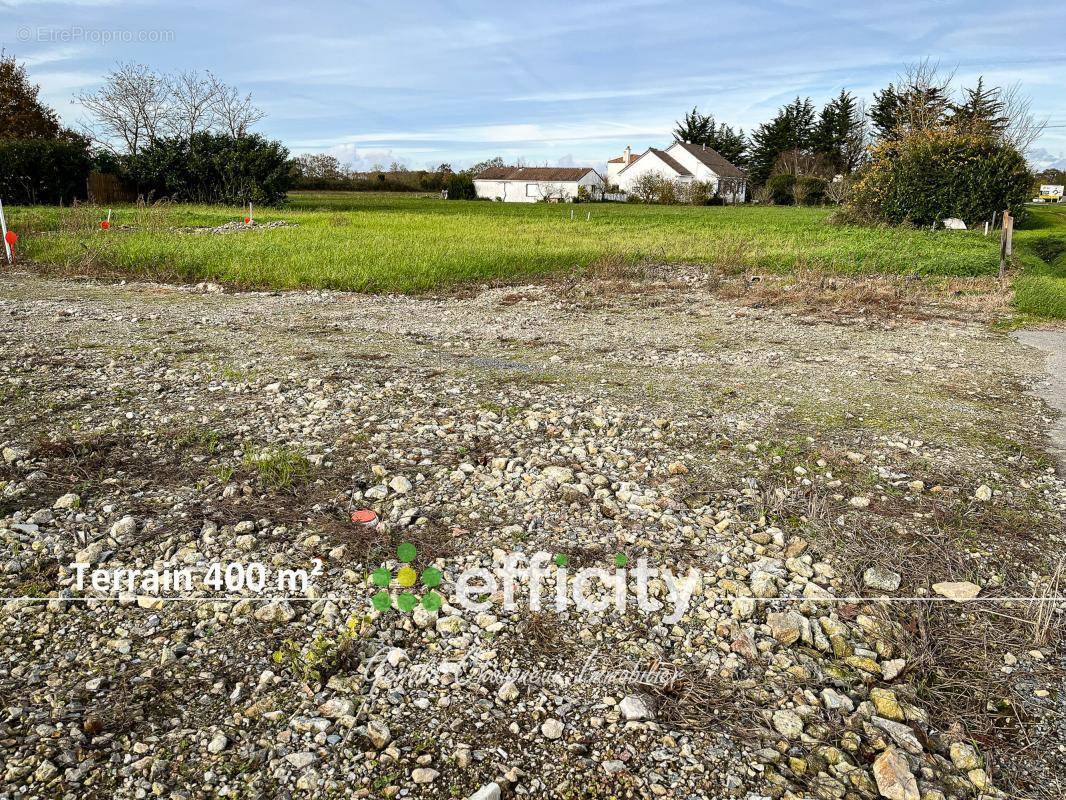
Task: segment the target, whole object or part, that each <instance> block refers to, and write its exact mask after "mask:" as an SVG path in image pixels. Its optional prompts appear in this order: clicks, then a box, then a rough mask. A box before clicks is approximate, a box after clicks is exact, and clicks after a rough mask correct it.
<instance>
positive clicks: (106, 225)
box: [100, 208, 111, 231]
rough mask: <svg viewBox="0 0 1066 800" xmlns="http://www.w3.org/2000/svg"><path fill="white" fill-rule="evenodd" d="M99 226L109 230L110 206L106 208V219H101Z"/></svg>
mask: <svg viewBox="0 0 1066 800" xmlns="http://www.w3.org/2000/svg"><path fill="white" fill-rule="evenodd" d="M100 228H101V229H102V230H105V231H107V230H111V209H110V208H109V209H108V210H107V219H105V220H102V221H101V222H100Z"/></svg>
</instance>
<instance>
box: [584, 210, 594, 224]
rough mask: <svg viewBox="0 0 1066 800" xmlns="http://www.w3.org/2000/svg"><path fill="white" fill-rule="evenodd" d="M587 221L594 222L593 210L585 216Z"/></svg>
mask: <svg viewBox="0 0 1066 800" xmlns="http://www.w3.org/2000/svg"><path fill="white" fill-rule="evenodd" d="M585 222H592V212H591V211H590V212H589V213H588V215H587V216H586V217H585Z"/></svg>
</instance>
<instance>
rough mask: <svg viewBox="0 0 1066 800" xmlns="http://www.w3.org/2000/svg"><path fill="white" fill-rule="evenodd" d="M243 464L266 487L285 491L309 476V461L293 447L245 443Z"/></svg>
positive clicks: (310, 470) (304, 480)
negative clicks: (257, 445)
mask: <svg viewBox="0 0 1066 800" xmlns="http://www.w3.org/2000/svg"><path fill="white" fill-rule="evenodd" d="M241 460H242V463H243V465H244V466H245V467H246V468H248V469H251V470H252V471H254V472H255V473H256V475H257V476H258V478H259V482H260V483H261V484H262V485H263V486H264V487H265V488H267V489H272V490H275V491H287V490H289V489H293V488H295V487H297V486H300V485H303V484H304V483H307V482H308V481H309V480H310V478H311V472H312V468H311V462H310V461H308V460H307V457H306V456H305V455H304V454H303V453H302V452H301V451H300V450H298V449H297V448H295V447H267V448H264V449H261V450H259V449H256V448H255V446H253V445H251V444H249V443H245V445H244V449H243V456H242V459H241Z"/></svg>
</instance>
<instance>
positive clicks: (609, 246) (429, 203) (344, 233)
mask: <svg viewBox="0 0 1066 800" xmlns="http://www.w3.org/2000/svg"><path fill="white" fill-rule="evenodd" d="M1064 210H1066V209H1064ZM1038 211H1039V214H1040V216H1039V217H1038V218H1037V222H1038V223H1039V224H1040V225H1043V226H1045V227H1044V228H1040V227H1038V228H1034V230H1033V231H1026V232H1025V234H1024V235H1020V237H1019V238H1024V237H1025V236H1028V235H1029V234H1030V233H1031V234H1032V237H1031V238H1033V239H1034V240H1035V239H1036V238H1040V237H1041V236H1046V234H1047V232H1048V230H1050V229H1052V228H1056V227H1061V226H1063V224H1064V223H1066V219H1063V218H1061V217H1057V216H1055V215H1054V214H1049V213H1047V212H1048V210H1046V209H1039V210H1038ZM571 212H573V214H574V219H573V221H571V219H570V215H571ZM830 213H831V212H830V210H828V209H821V208H768V207H755V206H740V207H684V206H642V205H632V204H630V205H627V204H617V203H613V204H588V205H548V204H530V205H525V204H504V203H491V202H472V201H442V200H440V199H439V198H438V197H436V196H421V195H405V194H386V193H380V194H372V193H341V192H307V193H300V192H296V193H293V194H292V195H291V197H290V201H289V204H288V206H287V207H285V208H282V209H269V210H268V209H263V210H261V211H258V212H257V213H256V221H257V222H260V223H265V222H270V221H274V220H287V221H289V222H292V223H296V226H295V227H285V228H276V229H272V230H255V231H248V232H241V233H235V234H228V235H196V234H192V233H187V232H181V231H178V230H176V229H177V228H182V227H195V226H217V225H221V224H223V223H226V222H231V221H234V220H238V219H241V218H242V217H243V215H244V212H243V211H242V210H240V209H237V208H222V207H214V206H187V205H176V206H161V207H150V208H142V209H138V208H135V207H127V208H117V209H115V210H114V213H113V215H112V222H113V227H112V229H111V230H110V231H108V232H104V231H101V230H100V229H99V225H98V223H99V221H100V219H101V218H102V216H103V211H102V210H101V209H98V208H92V207H88V206H82V207H79V208H76V209H66V210H61V209H55V208H39V207H35V208H15V209H10V210H9V221H10V222H11V225H12V227H14V228H15V229H16V230H17V231H18V232H19V234H20V236H21V237H22V239H21V241H20V248H21V253H22V255H23V256H25V257H29V258H31V259H34V260H36V261H39V262H41V263H46V264H50V265H54V266H58V267H60V268H63V269H66V270H73V271H92V270H105V271H110V272H117V273H121V274H128V275H130V276H135V277H153V278H162V279H173V280H188V281H200V280H218V281H224V282H229V283H233V284H237V285H242V286H249V287H255V286H258V287H282V288H296V287H316V288H334V289H350V290H358V291H400V292H417V291H424V290H428V289H433V288H438V287H441V286H446V285H449V284H455V283H460V282H465V281H486V280H521V279H525V278H530V277H534V276H538V275H544V274H547V273H551V272H556V271H561V270H570V269H573V268H579V269H580V268H586V267H589V266H590V265H594V264H596V263H598V262H606V263H619V262H621V263H640V262H642V261H644V260H652V261H656V262H671V263H695V264H711V265H715V266H718V267H721V268H722V269H724V270H727V271H730V270H732V271H739V270H741V269H756V270H764V271H776V272H789V271H792V270H796V269H805V268H809V269H820V270H828V271H834V272H843V273H887V274H902V275H911V274H918V275H931V276H960V277H962V276H980V275H994V274H995V273H996V269H997V264H998V252H997V241H996V237H994V236H990V237H987V238H986V237H984V236H981V235H980V233H979V232H976V231H972V232H971V231H966V232H955V231H944V230H939V231H931V230H914V229H906V228H887V227H885V228H879V227H878V228H874V227H859V226H840V225H833V224H830V223H829V222H827V218H828V217H829V215H830ZM588 214H591V219H587V215H588ZM1041 230H1042V231H1043V233H1040V231H1041ZM1035 266H1037V265H1032V268H1035ZM1047 269H1052V267H1047ZM1034 280H1035V276H1034ZM1054 280H1057V279H1054ZM1025 285H1026V286H1030V284H1025ZM1055 285H1057V284H1055ZM1027 291H1028V292H1030V294H1034V293H1037V292H1040V291H1043V290H1042V289H1040V288H1039V287H1038V285H1037V284H1036V283H1034V284H1032V287H1031V288H1030V289H1027ZM1044 305H1046V303H1044Z"/></svg>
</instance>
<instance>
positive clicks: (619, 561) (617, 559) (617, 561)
mask: <svg viewBox="0 0 1066 800" xmlns="http://www.w3.org/2000/svg"><path fill="white" fill-rule="evenodd" d="M628 563H629V556H627V555H626V554H625V553H615V554H614V565H615V566H616V567H624V566H625V565H626V564H628Z"/></svg>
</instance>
